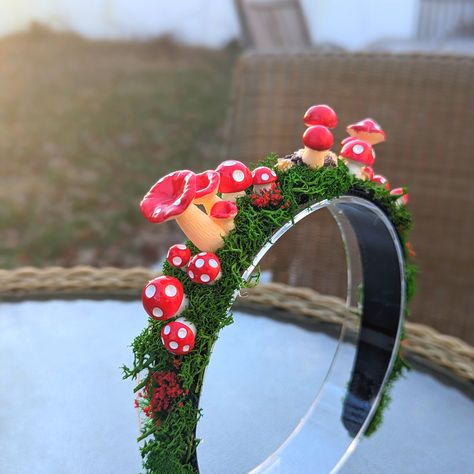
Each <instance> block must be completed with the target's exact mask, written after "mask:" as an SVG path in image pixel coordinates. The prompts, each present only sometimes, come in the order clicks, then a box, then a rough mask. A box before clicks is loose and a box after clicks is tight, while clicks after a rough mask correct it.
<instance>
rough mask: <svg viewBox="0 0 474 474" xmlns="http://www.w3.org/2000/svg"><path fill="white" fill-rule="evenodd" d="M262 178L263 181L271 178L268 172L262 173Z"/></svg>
mask: <svg viewBox="0 0 474 474" xmlns="http://www.w3.org/2000/svg"><path fill="white" fill-rule="evenodd" d="M262 179H263V181H268V180H269V179H270V176H269V175H268V174H267V173H263V174H262Z"/></svg>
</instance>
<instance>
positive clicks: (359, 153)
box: [340, 139, 375, 166]
mask: <svg viewBox="0 0 474 474" xmlns="http://www.w3.org/2000/svg"><path fill="white" fill-rule="evenodd" d="M340 156H342V157H343V158H345V159H346V160H352V161H357V162H358V163H362V164H363V165H366V166H372V165H373V164H374V162H375V154H374V150H373V149H372V146H371V145H370V144H369V143H367V142H364V141H362V140H358V139H354V140H350V141H348V142H347V143H346V144H345V145H344V146H343V147H342V149H341V153H340Z"/></svg>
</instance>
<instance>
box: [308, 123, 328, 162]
mask: <svg viewBox="0 0 474 474" xmlns="http://www.w3.org/2000/svg"><path fill="white" fill-rule="evenodd" d="M303 143H304V146H305V148H304V151H303V157H302V158H303V162H304V163H306V164H307V165H308V166H309V167H310V168H320V167H321V166H324V164H325V161H326V159H327V158H331V159H332V158H333V157H332V155H333V154H332V153H331V152H330V151H329V149H330V148H331V147H332V144H333V143H334V138H333V136H332V133H331V132H330V131H329V129H328V128H326V127H323V126H322V125H313V126H312V127H309V128H307V129H306V131H305V132H304V133H303ZM334 158H335V157H334Z"/></svg>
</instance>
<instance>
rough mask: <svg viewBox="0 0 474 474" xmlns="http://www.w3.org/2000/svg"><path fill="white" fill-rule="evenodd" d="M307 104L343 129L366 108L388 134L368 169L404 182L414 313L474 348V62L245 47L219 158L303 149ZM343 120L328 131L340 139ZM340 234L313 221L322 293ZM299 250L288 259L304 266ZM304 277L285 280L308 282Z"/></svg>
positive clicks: (330, 288)
mask: <svg viewBox="0 0 474 474" xmlns="http://www.w3.org/2000/svg"><path fill="white" fill-rule="evenodd" d="M313 103H328V104H331V105H332V106H333V107H334V108H335V109H336V111H337V112H338V115H339V120H340V124H341V125H345V124H348V123H351V122H354V121H357V120H359V119H361V118H364V117H366V116H372V117H374V118H376V119H377V120H378V121H380V123H381V124H382V125H383V127H384V129H385V130H386V131H388V136H389V140H388V142H387V143H384V144H381V145H377V148H376V149H377V152H378V156H379V157H378V161H377V163H376V169H377V171H378V172H379V173H382V174H383V175H386V176H387V177H388V178H389V180H390V182H391V183H392V185H393V186H402V185H403V186H408V187H409V190H410V197H411V202H410V209H411V210H412V211H413V214H414V216H415V220H416V225H415V229H414V232H413V234H412V244H413V246H414V248H415V249H416V250H418V256H417V263H418V264H419V267H420V269H421V272H420V275H419V285H418V287H419V289H418V294H417V296H416V298H415V300H414V302H413V305H412V320H414V321H417V322H421V323H424V324H428V325H430V326H432V327H435V328H437V329H439V330H440V331H442V332H445V333H448V334H452V335H455V336H458V337H461V338H463V339H465V340H466V341H468V342H469V343H471V344H473V343H474V318H473V317H472V316H473V313H474V292H473V291H472V289H471V287H472V284H473V282H474V246H473V245H472V242H473V237H474V206H473V205H474V164H473V157H474V139H473V128H472V127H473V124H474V58H465V57H443V56H421V55H389V54H347V53H344V54H339V53H338V54H317V53H308V54H301V55H296V56H295V55H291V56H290V55H257V54H249V55H245V56H244V57H242V58H241V60H240V61H239V63H238V66H237V69H236V75H235V91H234V104H233V109H232V112H231V116H230V122H229V137H230V138H229V147H228V153H227V156H228V157H235V158H239V159H242V160H243V161H247V162H253V161H255V160H256V159H257V158H260V157H261V156H262V155H264V154H265V153H267V152H268V151H270V150H271V151H275V152H278V153H280V154H286V153H288V152H289V151H291V150H294V149H297V148H299V147H300V143H299V140H298V137H299V136H300V135H301V132H302V130H303V125H302V122H301V116H302V113H303V112H304V110H305V109H306V107H307V106H308V105H310V104H313ZM339 128H340V130H339V135H336V139H341V138H343V128H344V127H342V126H341V127H339ZM336 148H337V146H336ZM328 222H329V218H328ZM336 232H337V230H336V228H335V226H329V225H328V226H317V227H315V228H314V230H313V234H314V235H315V239H314V241H313V242H312V243H311V246H312V248H313V252H312V254H313V255H315V257H314V258H316V259H318V265H317V266H315V267H316V268H317V269H318V270H317V271H313V272H312V274H311V278H313V279H314V280H318V279H319V282H318V284H317V286H316V287H317V288H318V290H320V291H322V292H324V293H331V294H336V295H340V294H341V293H342V292H343V290H344V275H343V273H342V272H343V271H344V269H343V255H342V251H341V252H339V254H336V255H333V256H331V257H330V256H325V255H324V252H322V249H323V248H324V247H325V246H327V245H328V242H331V241H333V240H334V239H335V238H337V236H336ZM299 235H300V237H298V233H297V235H296V239H297V241H298V242H299V243H300V244H301V245H303V244H304V242H303V240H302V239H303V233H302V232H300V234H299ZM284 240H285V241H286V239H284ZM287 242H289V241H287ZM289 245H290V244H289ZM298 248H299V246H295V245H293V248H288V249H287V252H286V255H287V256H288V258H290V257H289V256H290V255H291V259H293V260H298V259H299V260H300V261H301V262H305V260H304V259H307V256H306V257H305V256H303V255H302V254H301V253H299V252H298ZM302 278H303V276H302V275H301V279H299V278H298V277H296V279H293V281H291V283H292V284H294V285H301V286H305V281H304V280H302ZM305 278H306V279H307V278H308V276H307V275H305ZM285 279H287V278H282V279H280V280H285ZM341 282H342V283H341ZM306 283H307V281H306Z"/></svg>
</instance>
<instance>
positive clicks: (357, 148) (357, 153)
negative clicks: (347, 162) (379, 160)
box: [352, 144, 364, 155]
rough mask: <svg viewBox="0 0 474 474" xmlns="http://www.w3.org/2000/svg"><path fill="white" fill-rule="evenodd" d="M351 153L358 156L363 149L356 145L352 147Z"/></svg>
mask: <svg viewBox="0 0 474 474" xmlns="http://www.w3.org/2000/svg"><path fill="white" fill-rule="evenodd" d="M352 151H353V152H354V153H355V154H356V155H360V154H361V153H362V152H363V151H364V147H363V146H362V145H359V144H357V145H354V146H353V147H352Z"/></svg>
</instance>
